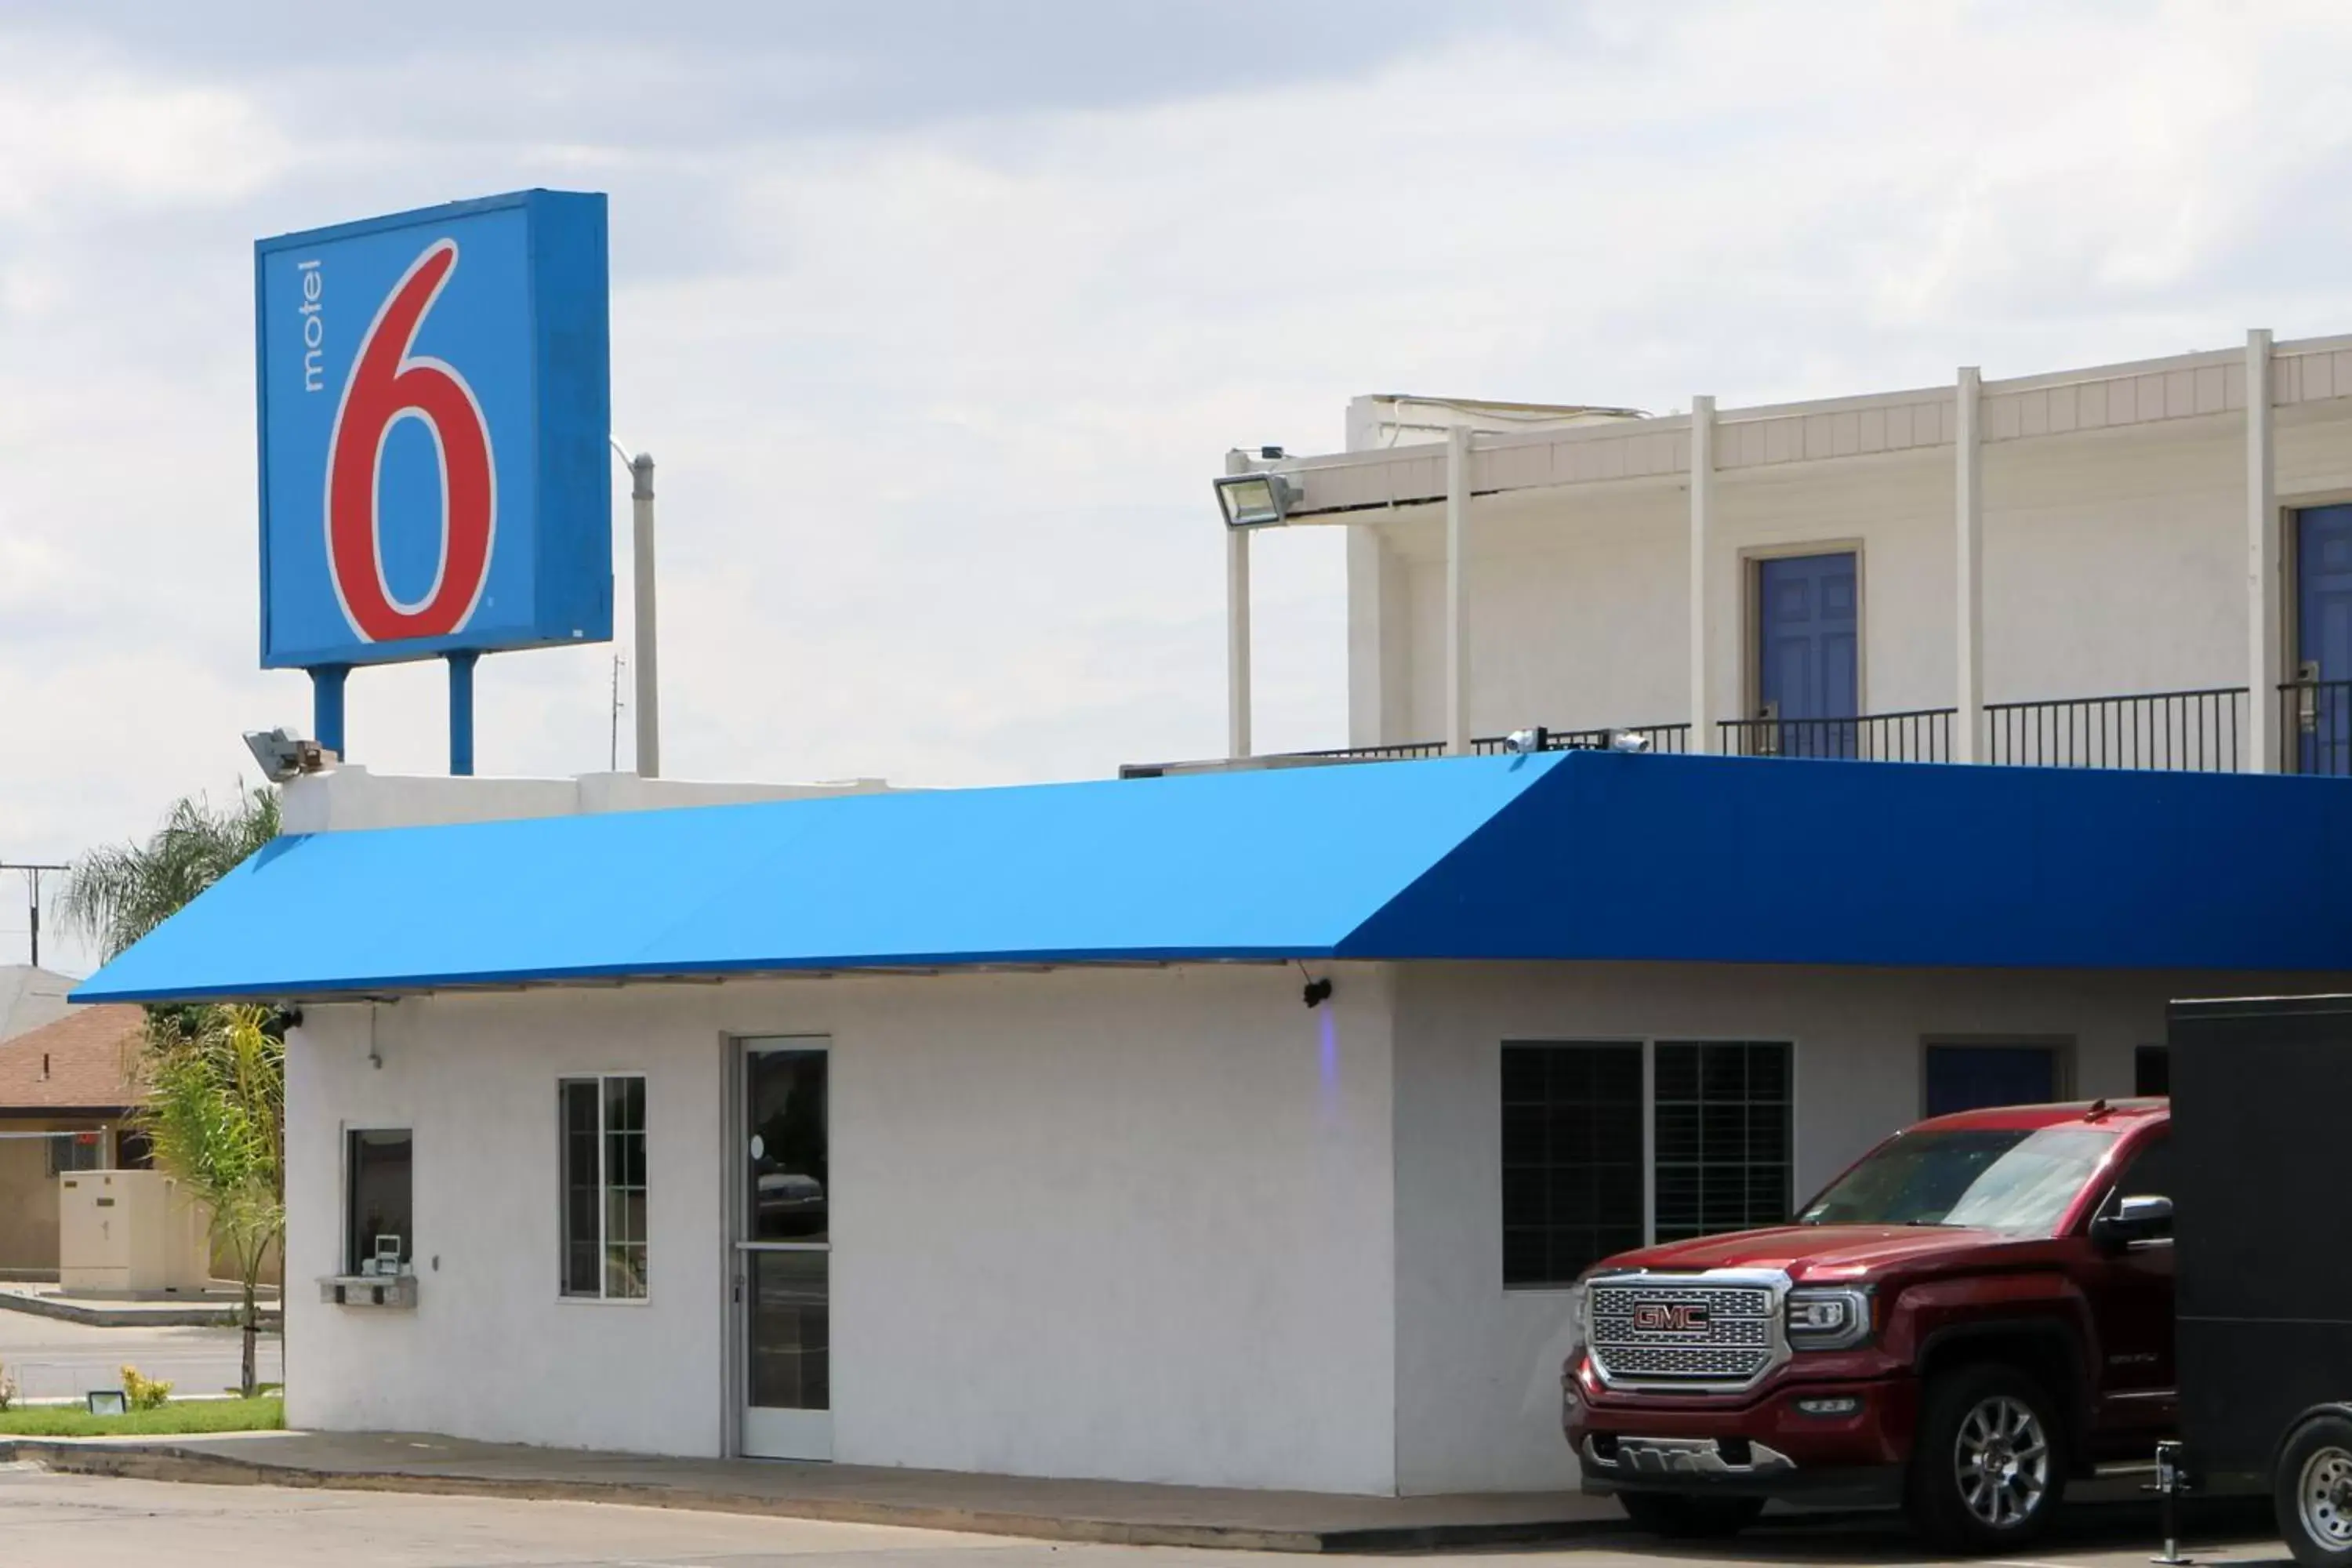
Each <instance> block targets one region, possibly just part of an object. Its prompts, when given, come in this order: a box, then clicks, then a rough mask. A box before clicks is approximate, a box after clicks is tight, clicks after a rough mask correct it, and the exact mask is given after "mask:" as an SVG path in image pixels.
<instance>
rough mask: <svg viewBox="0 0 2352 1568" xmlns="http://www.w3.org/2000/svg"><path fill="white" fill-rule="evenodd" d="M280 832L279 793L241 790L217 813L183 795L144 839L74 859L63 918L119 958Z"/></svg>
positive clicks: (61, 901)
mask: <svg viewBox="0 0 2352 1568" xmlns="http://www.w3.org/2000/svg"><path fill="white" fill-rule="evenodd" d="M275 837H278V795H277V792H276V791H274V790H271V789H268V788H266V787H265V788H261V789H254V790H247V789H246V788H245V787H244V786H243V785H239V786H238V789H237V795H236V805H232V806H229V807H227V808H226V809H224V810H219V811H215V810H214V809H213V807H212V805H211V803H210V802H208V801H206V800H205V798H204V797H203V796H201V795H195V796H188V797H183V798H182V799H181V801H180V802H179V804H177V805H174V806H173V807H172V810H171V814H170V815H169V816H166V817H164V819H163V826H162V827H161V828H159V829H157V830H156V832H155V833H154V834H153V836H152V837H150V838H149V839H148V840H147V842H146V843H144V844H110V845H107V846H104V847H100V848H97V849H93V850H91V851H90V852H89V854H87V855H84V856H83V857H81V858H79V860H76V861H75V862H74V866H73V870H72V872H71V873H70V874H69V875H68V878H67V879H66V888H65V892H64V894H63V896H62V897H60V898H59V899H58V918H59V919H60V920H62V921H64V922H65V923H66V925H68V927H71V928H73V929H75V930H78V931H80V932H81V933H82V934H83V935H85V936H87V937H89V939H90V941H92V942H96V943H97V944H98V947H99V951H100V953H101V954H102V955H103V956H105V957H106V958H109V959H111V958H113V957H114V956H115V955H116V954H118V953H120V952H121V951H122V950H123V949H124V948H126V947H129V946H130V945H131V943H132V942H137V941H138V940H139V939H140V938H141V937H142V936H145V935H146V934H147V933H148V932H149V931H153V930H154V929H155V928H156V927H157V926H159V925H162V924H163V922H164V921H167V920H169V919H170V918H171V917H172V916H173V915H175V914H177V913H179V912H180V910H182V909H183V908H184V907H185V906H186V904H187V903H188V902H189V900H193V899H194V897H195V896H196V895H197V894H198V893H201V892H203V891H204V890H205V889H206V888H209V887H211V886H212V885H213V884H214V883H215V882H216V881H218V880H220V879H221V878H222V877H223V876H225V875H226V874H227V872H228V870H229V868H231V867H233V866H235V865H236V863H237V862H238V861H240V860H242V859H244V858H246V857H247V856H248V855H250V854H252V853H253V852H254V851H255V850H257V849H258V848H260V847H262V846H263V845H265V844H267V843H268V842H269V841H270V840H271V839H273V838H275Z"/></svg>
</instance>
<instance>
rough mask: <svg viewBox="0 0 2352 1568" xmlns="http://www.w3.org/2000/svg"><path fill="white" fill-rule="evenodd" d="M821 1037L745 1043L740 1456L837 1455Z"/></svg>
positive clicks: (739, 1243) (738, 1253) (738, 1255)
mask: <svg viewBox="0 0 2352 1568" xmlns="http://www.w3.org/2000/svg"><path fill="white" fill-rule="evenodd" d="M825 1045H826V1043H825V1042H824V1040H821V1039H807V1038H794V1039H776V1040H747V1041H745V1042H744V1043H743V1059H742V1068H741V1071H742V1075H743V1076H742V1082H741V1101H740V1103H741V1105H742V1108H743V1122H744V1126H743V1143H742V1146H741V1152H740V1155H739V1159H740V1162H741V1163H740V1165H739V1166H738V1167H737V1169H738V1170H739V1171H740V1172H741V1175H740V1178H739V1179H740V1182H741V1186H740V1189H739V1197H738V1200H737V1201H738V1202H739V1203H740V1205H742V1207H741V1213H740V1219H739V1221H738V1225H737V1233H736V1242H735V1263H736V1272H735V1289H734V1297H735V1300H736V1301H737V1302H738V1303H740V1306H739V1310H738V1312H737V1319H738V1321H739V1323H740V1332H741V1334H742V1340H741V1343H742V1346H743V1363H742V1366H743V1375H742V1379H741V1386H742V1390H743V1442H742V1448H743V1452H744V1453H746V1454H749V1455H753V1456H756V1457H760V1458H776V1459H830V1458H833V1377H832V1347H831V1340H832V1335H831V1308H830V1296H831V1279H830V1274H831V1267H832V1261H833V1257H832V1245H833V1244H832V1233H831V1229H830V1226H829V1225H828V1222H827V1218H826V1211H827V1208H828V1205H829V1203H830V1200H831V1197H832V1186H831V1183H832V1172H831V1170H830V1169H829V1168H828V1163H827V1160H826V1153H827V1143H828V1135H827V1127H826V1120H825V1100H826V1092H825V1090H826V1078H827V1075H826V1070H825V1069H826V1066H827V1057H826V1051H825Z"/></svg>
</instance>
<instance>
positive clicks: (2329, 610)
mask: <svg viewBox="0 0 2352 1568" xmlns="http://www.w3.org/2000/svg"><path fill="white" fill-rule="evenodd" d="M2294 581H2295V617H2294V619H2295V641H2296V647H2295V658H2297V660H2298V661H2299V662H2300V663H2301V665H2302V666H2303V668H2305V669H2306V670H2308V669H2312V668H2316V669H2317V671H2318V676H2319V679H2320V681H2321V682H2322V684H2321V685H2320V686H2319V688H2318V689H2316V690H2311V691H2298V692H2296V693H2295V697H2296V702H2295V704H2294V708H2293V709H2292V712H2293V713H2294V723H2295V736H2296V743H2297V745H2298V747H2299V754H2298V757H2297V761H2296V766H2297V768H2298V769H2299V770H2300V771H2302V772H2304V773H2335V774H2339V775H2341V774H2345V773H2352V684H2344V683H2347V682H2352V506H2315V507H2305V509H2304V510H2301V511H2298V512H2296V513H2295V514H2294Z"/></svg>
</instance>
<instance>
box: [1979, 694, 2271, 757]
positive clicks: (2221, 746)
mask: <svg viewBox="0 0 2352 1568" xmlns="http://www.w3.org/2000/svg"><path fill="white" fill-rule="evenodd" d="M2245 704H2246V689H2245V688H2244V687H2242V686H2235V687H2231V686H2223V687H2213V688H2209V689H2204V690H2199V691H2144V692H2138V693H2135V694H2134V695H2132V696H2128V697H2068V698H2061V699H2058V700H2054V701H2047V702H1988V703H1986V704H1985V747H1984V751H1983V753H1982V755H1983V758H1984V760H1985V761H1986V762H1988V763H2010V764H2014V765H2016V766H2021V767H2037V768H2158V769H2165V770H2169V771H2172V772H2178V773H2236V772H2237V771H2238V769H2239V767H2240V766H2241V765H2242V761H2243V759H2242V754H2241V752H2240V751H2239V744H2240V742H2239V733H2240V731H2241V730H2242V727H2243V723H2244V718H2245Z"/></svg>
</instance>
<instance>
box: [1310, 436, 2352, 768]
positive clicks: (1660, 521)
mask: <svg viewBox="0 0 2352 1568" xmlns="http://www.w3.org/2000/svg"><path fill="white" fill-rule="evenodd" d="M2275 452H2276V466H2277V489H2278V495H2279V500H2280V503H2281V505H2282V506H2283V507H2287V508H2292V507H2294V506H2295V505H2297V504H2318V503H2321V502H2325V501H2331V500H2344V499H2346V498H2347V495H2352V420H2347V418H2345V417H2344V411H2343V410H2342V409H2341V408H2340V407H2337V406H2336V405H2318V406H2315V407H2314V408H2312V409H2310V410H2304V409H2296V410H2288V411H2283V412H2282V414H2281V416H2280V418H2279V424H2278V428H2277V431H2276V435H2275ZM1952 463H1953V456H1952V452H1951V450H1950V448H1948V447H1938V448H1928V449H1926V450H1916V451H1909V452H1891V453H1882V454H1876V455H1870V456H1856V457H1849V458H1834V459H1825V460H1822V461H1816V462H1808V463H1804V464H1801V465H1792V466H1787V467H1779V468H1746V469H1738V470H1728V471H1725V472H1723V473H1720V474H1718V476H1717V490H1716V498H1717V500H1716V505H1717V517H1716V522H1715V529H1714V540H1715V560H1714V571H1713V578H1712V581H1713V584H1714V591H1713V595H1712V598H1711V602H1710V614H1711V618H1712V621H1713V625H1714V626H1715V627H1716V628H1717V629H1716V636H1715V648H1716V650H1717V651H1716V656H1715V668H1713V670H1712V671H1711V672H1710V677H1709V679H1710V690H1711V692H1712V694H1713V698H1712V700H1713V703H1714V707H1715V711H1716V714H1717V717H1718V718H1729V717H1736V716H1738V715H1740V714H1741V713H1742V712H1743V711H1744V708H1745V703H1746V700H1747V694H1746V693H1747V687H1746V683H1747V679H1748V670H1749V665H1750V662H1751V660H1750V654H1749V647H1748V643H1749V640H1750V638H1751V637H1752V635H1753V634H1752V626H1751V617H1750V614H1749V610H1748V592H1749V589H1748V571H1749V567H1748V561H1749V560H1750V559H1751V558H1752V557H1754V556H1756V555H1758V554H1762V553H1770V552H1794V551H1799V550H1803V549H1807V548H1811V547H1818V548H1821V549H1824V550H1828V549H1844V548H1853V549H1855V550H1857V551H1858V552H1859V553H1860V555H1861V558H1862V585H1863V595H1864V599H1863V639H1864V647H1863V701H1864V706H1865V708H1866V709H1867V710H1870V711H1874V712H1888V711H1895V710H1908V709H1917V708H1943V707H1949V706H1950V705H1951V704H1952V703H1953V701H1954V700H1955V679H1956V677H1955V670H1956V664H1955V660H1954V655H1953V641H1954V626H1955V620H1956V614H1957V612H1956V607H1955V606H1956V594H1955V589H1954V585H1953V584H1954V581H1955V571H1956V566H1955V545H1954V537H1953V521H1952V494H1953V476H1952ZM1984 484H1985V542H1984V558H1983V559H1984V616H1985V696H1986V700H1988V701H1993V702H2002V701H2029V700H2049V699H2057V698H2068V697H2093V696H2106V695H2116V694H2123V693H2128V692H2135V691H2158V690H2171V689H2189V688H2202V687H2219V686H2242V685H2244V684H2245V683H2246V663H2247V652H2246V595H2245V589H2244V578H2243V572H2244V551H2245V511H2244V507H2245V502H2244V485H2245V449H2244V445H2243V435H2242V422H2241V420H2240V418H2239V416H2234V415H2217V416H2207V417H2201V418H2193V419H2182V420H2177V421H2171V422H2168V423H2165V424H2162V425H2157V426H2140V427H2136V428H2133V429H2128V430H2105V431H2095V432H2089V433H2084V434H2081V435H2076V436H2069V437H2053V438H2047V439H2039V440H2034V441H2030V442H2015V443H2000V444H1996V445H1993V446H1991V447H1988V448H1987V450H1986V453H1985V458H1984ZM1689 504H1690V503H1689V491H1688V487H1687V482H1686V480H1684V479H1679V478H1676V479H1641V480H1626V481H1622V482H1604V483H1587V484H1577V485H1561V486H1555V487H1551V488H1547V489H1525V490H1515V491H1509V492H1506V493H1502V494H1497V495H1494V496H1483V497H1480V498H1478V499H1477V500H1475V501H1474V502H1473V505H1472V510H1471V527H1470V546H1469V562H1468V565H1467V568H1466V583H1467V619H1468V623H1469V628H1470V630H1469V645H1470V722H1471V728H1472V731H1473V732H1474V733H1477V734H1496V733H1503V732H1507V731H1510V730H1513V729H1517V728H1519V727H1521V726H1524V725H1529V724H1538V723H1540V724H1547V725H1549V726H1551V727H1553V728H1556V729H1572V728H1584V727H1590V726H1599V725H1611V724H1647V723H1661V722H1676V721H1681V720H1683V719H1685V717H1687V713H1688V708H1689V696H1688V693H1689V685H1688V676H1687V671H1688V668H1689V589H1688V583H1689V578H1688V572H1689V566H1688V555H1687V552H1688V543H1689V516H1690V514H1689ZM1441 514H1442V509H1440V508H1437V507H1426V506H1425V507H1416V508H1408V509H1404V510H1398V511H1394V512H1378V511H1375V512H1362V513H1356V514H1352V515H1351V516H1350V518H1349V523H1348V525H1347V526H1349V530H1350V531H1351V533H1353V534H1356V535H1358V536H1360V539H1361V541H1362V542H1351V546H1350V556H1349V577H1348V581H1349V626H1350V633H1351V635H1350V639H1349V707H1350V715H1349V734H1350V739H1351V742H1353V743H1356V744H1372V743H1376V742H1381V741H1387V742H1397V741H1406V740H1429V739H1436V738H1442V737H1443V735H1444V659H1445V636H1444V580H1445V571H1444V559H1443V547H1444V521H1443V517H1442V515H1441ZM2289 553H2291V552H2289Z"/></svg>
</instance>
